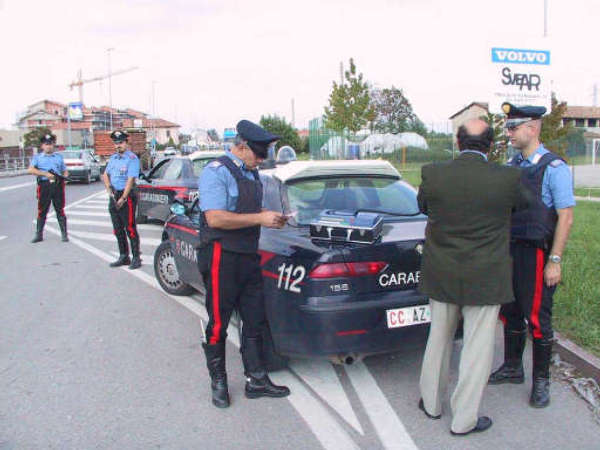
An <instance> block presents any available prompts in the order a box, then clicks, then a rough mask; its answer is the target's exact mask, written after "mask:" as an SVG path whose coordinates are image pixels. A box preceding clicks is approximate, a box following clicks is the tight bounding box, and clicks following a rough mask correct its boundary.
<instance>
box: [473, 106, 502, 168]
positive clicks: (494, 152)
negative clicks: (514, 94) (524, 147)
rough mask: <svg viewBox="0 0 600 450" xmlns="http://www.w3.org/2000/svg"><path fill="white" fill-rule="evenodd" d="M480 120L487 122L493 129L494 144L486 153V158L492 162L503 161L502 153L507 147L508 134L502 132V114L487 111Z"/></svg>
mask: <svg viewBox="0 0 600 450" xmlns="http://www.w3.org/2000/svg"><path fill="white" fill-rule="evenodd" d="M480 119H481V120H484V121H485V122H487V124H488V125H489V126H490V127H491V128H492V130H493V131H494V145H493V146H492V149H491V150H490V153H489V154H488V160H489V161H494V162H503V161H504V155H506V150H507V148H508V136H506V133H505V132H504V120H505V116H504V115H503V114H492V113H490V112H488V113H487V114H486V115H485V116H481V117H480Z"/></svg>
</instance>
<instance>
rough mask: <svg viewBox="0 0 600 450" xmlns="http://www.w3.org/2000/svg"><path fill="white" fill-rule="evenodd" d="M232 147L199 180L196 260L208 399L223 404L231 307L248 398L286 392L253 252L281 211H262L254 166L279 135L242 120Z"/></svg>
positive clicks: (282, 222) (279, 221)
mask: <svg viewBox="0 0 600 450" xmlns="http://www.w3.org/2000/svg"><path fill="white" fill-rule="evenodd" d="M237 132H238V136H237V138H236V142H235V145H234V146H233V148H232V149H231V151H228V152H227V153H226V154H225V155H224V156H222V157H220V158H218V159H217V160H215V161H213V162H212V163H210V164H208V165H207V166H206V167H205V168H204V169H203V171H202V174H201V175H200V179H199V181H198V187H199V197H200V208H201V210H202V215H203V218H202V221H201V222H202V229H201V237H202V240H203V242H205V244H206V245H205V246H204V247H202V248H201V249H200V250H199V252H198V264H199V269H200V272H201V273H202V277H203V280H204V286H205V287H206V309H207V312H208V316H209V321H208V324H207V326H206V330H205V336H206V342H205V343H203V347H204V352H205V354H206V364H207V367H208V371H209V373H210V377H211V389H212V402H213V404H214V405H215V406H217V407H219V408H226V407H228V406H229V392H228V387H227V374H226V372H225V340H226V338H227V326H228V324H229V319H230V318H231V314H232V312H233V310H234V309H237V310H238V311H239V313H240V315H241V318H242V320H243V329H242V342H241V348H240V351H241V353H242V360H243V363H244V373H245V375H246V380H247V381H246V387H245V394H246V397H248V398H258V397H263V396H268V397H285V396H287V395H289V393H290V391H289V389H288V388H287V387H285V386H276V385H274V384H273V383H272V382H271V380H270V379H269V377H268V375H267V372H266V369H265V364H264V359H263V342H262V333H263V330H264V328H265V326H266V316H265V306H264V296H263V281H262V273H261V267H260V263H259V261H260V257H259V255H258V253H257V252H258V240H259V237H260V227H261V226H265V227H270V228H281V227H283V226H284V225H285V223H286V217H285V216H283V215H282V214H280V213H278V212H275V211H268V210H263V209H262V184H261V182H260V179H259V177H258V171H257V169H256V168H257V166H258V165H259V163H261V162H262V161H263V160H264V159H265V158H266V157H267V155H268V150H269V144H271V143H273V142H274V141H276V140H277V139H279V136H275V135H272V134H271V133H269V132H267V131H266V130H264V129H263V128H261V127H260V126H258V125H256V124H254V123H252V122H250V121H248V120H242V121H240V122H239V123H238V124H237Z"/></svg>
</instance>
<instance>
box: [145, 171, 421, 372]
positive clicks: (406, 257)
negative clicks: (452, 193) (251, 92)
mask: <svg viewBox="0 0 600 450" xmlns="http://www.w3.org/2000/svg"><path fill="white" fill-rule="evenodd" d="M260 174H261V180H262V182H263V186H264V207H265V208H267V209H270V210H275V211H281V212H283V213H285V214H288V215H290V220H289V221H288V225H286V226H285V227H284V228H283V229H281V230H277V229H267V228H263V229H262V232H261V238H260V244H259V249H260V256H261V266H262V273H263V278H264V290H265V303H266V311H267V318H268V323H269V327H270V334H271V336H272V341H271V342H270V344H271V351H272V352H274V353H275V355H283V356H285V357H294V356H300V357H323V358H328V359H331V360H333V361H336V362H344V363H351V362H352V361H354V360H356V359H357V358H361V357H363V356H365V355H368V354H375V353H382V352H389V351H393V350H397V349H399V348H402V347H406V346H411V345H413V344H417V343H418V344H421V343H423V342H424V341H425V339H426V335H427V331H428V323H429V322H430V311H429V306H428V299H427V298H426V297H425V296H423V295H421V294H420V293H418V292H417V285H418V282H419V276H420V272H419V269H420V261H421V252H422V249H423V242H424V230H425V224H426V217H425V216H423V215H422V214H420V213H419V210H418V206H417V201H416V191H415V189H414V188H413V187H411V186H410V185H409V184H407V183H405V182H403V181H402V180H401V177H400V174H399V173H398V172H397V171H396V169H395V168H394V167H393V166H392V165H391V164H390V163H389V162H387V161H381V160H371V161H292V162H289V163H288V164H285V165H277V166H276V167H275V168H272V169H268V170H261V172H260ZM181 209H183V208H181ZM173 210H174V211H176V210H177V208H176V207H175V208H173ZM182 212H183V211H181V212H180V213H179V214H173V215H172V216H171V217H169V219H168V220H167V222H166V223H165V227H164V230H163V235H162V243H161V244H160V246H159V247H158V248H157V250H156V252H155V255H154V269H155V274H156V277H157V279H158V281H159V284H160V285H161V286H162V288H163V289H164V290H165V291H167V292H169V293H171V294H175V295H189V294H191V293H193V292H194V290H195V289H198V290H203V286H202V280H201V276H200V273H199V272H198V268H197V257H196V250H195V248H196V247H197V246H198V245H199V243H200V238H199V230H200V227H199V221H200V211H199V208H198V204H197V202H194V204H193V205H192V207H191V208H186V212H185V213H182ZM273 356H274V355H269V357H270V358H272V357H273Z"/></svg>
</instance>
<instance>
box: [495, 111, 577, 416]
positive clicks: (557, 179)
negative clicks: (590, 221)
mask: <svg viewBox="0 0 600 450" xmlns="http://www.w3.org/2000/svg"><path fill="white" fill-rule="evenodd" d="M502 108H503V110H504V112H505V113H506V115H507V121H506V125H505V127H506V131H507V134H508V137H509V138H510V141H511V144H512V146H513V147H514V148H516V149H518V150H520V151H521V152H520V153H519V154H517V155H516V156H515V157H513V158H512V159H511V160H509V164H510V165H512V166H514V167H518V168H519V169H521V171H522V177H521V179H522V183H523V184H524V185H525V186H526V187H527V188H528V189H529V191H530V192H531V193H532V196H533V197H534V199H535V200H533V199H532V200H533V201H530V206H529V208H527V209H526V210H522V211H519V212H515V213H513V216H512V224H511V255H512V257H513V289H514V293H515V300H516V301H515V302H514V303H509V304H506V305H503V306H502V309H501V310H500V318H501V319H502V321H503V323H504V364H502V366H501V367H500V368H499V369H498V370H496V371H495V372H494V373H492V375H491V376H490V379H489V383H490V384H501V383H514V384H521V383H523V382H524V381H525V379H524V373H523V362H522V357H523V350H524V349H525V342H526V340H527V328H526V322H527V324H528V325H529V329H530V331H531V333H532V336H533V386H532V390H531V396H530V399H529V404H530V405H531V406H533V407H534V408H543V407H546V406H548V404H549V403H550V360H551V356H552V342H553V330H552V296H553V294H554V291H555V290H556V286H557V284H558V283H559V282H560V280H561V266H560V263H561V260H562V254H563V251H564V248H565V245H566V243H567V238H568V236H569V231H570V229H571V225H572V223H573V207H574V206H575V198H574V196H573V179H572V176H571V171H570V170H569V167H568V166H567V164H566V163H565V161H563V160H562V159H561V158H560V157H559V156H558V155H555V154H554V153H552V152H550V151H548V150H547V149H546V148H544V145H543V144H541V143H540V140H539V137H540V131H541V127H542V123H541V122H542V121H541V117H542V115H543V114H544V113H545V112H546V108H544V107H535V106H521V107H517V106H514V105H511V104H510V103H504V104H503V105H502Z"/></svg>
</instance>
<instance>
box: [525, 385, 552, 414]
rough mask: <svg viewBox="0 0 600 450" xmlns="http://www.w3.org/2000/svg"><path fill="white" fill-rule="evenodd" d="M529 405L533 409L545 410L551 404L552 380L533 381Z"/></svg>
mask: <svg viewBox="0 0 600 450" xmlns="http://www.w3.org/2000/svg"><path fill="white" fill-rule="evenodd" d="M529 404H530V405H531V406H532V407H533V408H545V407H546V406H548V405H549V404H550V380H549V379H548V378H535V379H534V380H533V386H532V387H531V397H529Z"/></svg>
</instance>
